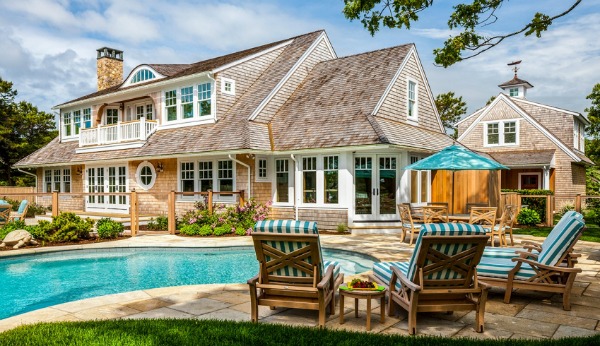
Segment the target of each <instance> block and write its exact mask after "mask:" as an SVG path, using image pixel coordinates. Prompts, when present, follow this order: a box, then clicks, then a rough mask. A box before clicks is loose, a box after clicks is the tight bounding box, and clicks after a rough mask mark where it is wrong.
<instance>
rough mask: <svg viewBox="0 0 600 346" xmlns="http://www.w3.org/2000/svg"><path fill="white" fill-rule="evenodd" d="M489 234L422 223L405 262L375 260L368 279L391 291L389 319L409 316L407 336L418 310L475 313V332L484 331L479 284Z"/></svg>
mask: <svg viewBox="0 0 600 346" xmlns="http://www.w3.org/2000/svg"><path fill="white" fill-rule="evenodd" d="M487 241H488V236H487V235H486V234H485V230H484V229H483V227H481V226H479V225H469V224H460V223H438V224H426V225H424V226H423V229H422V230H421V232H420V233H419V237H418V238H417V242H416V244H415V251H414V252H413V254H412V256H411V258H410V260H409V261H408V262H379V263H375V264H374V265H373V275H372V276H370V278H371V279H372V280H375V281H376V282H377V283H378V284H381V285H384V286H386V287H387V288H388V289H389V292H390V293H389V297H388V298H389V305H388V315H389V316H393V315H394V314H395V311H396V308H397V307H398V306H400V307H402V308H403V309H405V310H406V311H407V312H408V332H409V334H415V333H416V332H417V313H418V312H449V311H457V310H475V311H476V317H475V323H476V327H475V330H476V331H477V332H483V324H484V313H485V302H486V300H487V290H488V288H489V287H488V286H487V285H485V284H481V283H480V282H478V280H477V271H476V266H477V264H478V263H479V260H480V258H481V255H482V253H483V249H484V248H485V244H486V243H487Z"/></svg>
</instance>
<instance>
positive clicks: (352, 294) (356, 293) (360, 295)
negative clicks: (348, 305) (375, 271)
mask: <svg viewBox="0 0 600 346" xmlns="http://www.w3.org/2000/svg"><path fill="white" fill-rule="evenodd" d="M342 286H347V284H343V285H342ZM386 291H387V289H384V290H383V291H361V290H352V291H347V290H343V289H340V324H344V297H348V298H354V317H358V300H359V299H366V300H367V331H369V330H371V299H378V298H379V299H381V303H380V308H381V319H380V321H381V323H384V322H385V293H386Z"/></svg>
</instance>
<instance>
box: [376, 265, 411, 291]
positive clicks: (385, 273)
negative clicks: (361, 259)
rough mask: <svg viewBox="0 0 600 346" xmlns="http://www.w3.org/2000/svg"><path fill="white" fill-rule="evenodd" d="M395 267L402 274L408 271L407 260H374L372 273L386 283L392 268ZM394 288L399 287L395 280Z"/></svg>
mask: <svg viewBox="0 0 600 346" xmlns="http://www.w3.org/2000/svg"><path fill="white" fill-rule="evenodd" d="M391 267H397V268H398V269H400V271H401V272H402V273H404V275H407V273H408V262H376V263H374V264H373V274H375V276H377V277H378V278H379V279H381V280H382V281H383V282H385V283H386V285H387V284H389V283H390V280H391V279H392V268H391ZM396 289H400V283H399V282H398V281H396Z"/></svg>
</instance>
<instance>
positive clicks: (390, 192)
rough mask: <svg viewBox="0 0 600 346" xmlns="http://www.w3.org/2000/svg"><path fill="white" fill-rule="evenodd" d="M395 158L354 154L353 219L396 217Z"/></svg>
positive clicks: (396, 186) (396, 185)
mask: <svg viewBox="0 0 600 346" xmlns="http://www.w3.org/2000/svg"><path fill="white" fill-rule="evenodd" d="M397 166H398V157H397V156H396V155H361V156H356V157H354V214H355V215H354V220H357V221H392V220H397V218H398V217H397V212H396V191H397V189H398V172H397Z"/></svg>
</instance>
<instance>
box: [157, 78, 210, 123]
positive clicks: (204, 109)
mask: <svg viewBox="0 0 600 346" xmlns="http://www.w3.org/2000/svg"><path fill="white" fill-rule="evenodd" d="M213 88H214V87H213V84H212V83H210V82H203V83H199V84H194V85H190V86H183V87H179V88H177V89H173V90H166V91H165V92H164V111H163V114H164V117H165V123H164V124H163V126H164V125H168V124H169V123H170V124H173V126H179V125H177V124H181V123H190V122H211V121H213V120H214V109H213V108H214V107H212V104H213V101H214V100H213V97H214V95H213V93H212V90H213Z"/></svg>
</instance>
